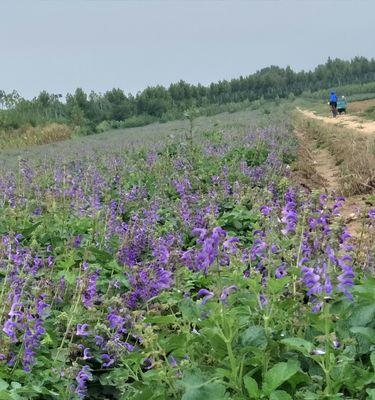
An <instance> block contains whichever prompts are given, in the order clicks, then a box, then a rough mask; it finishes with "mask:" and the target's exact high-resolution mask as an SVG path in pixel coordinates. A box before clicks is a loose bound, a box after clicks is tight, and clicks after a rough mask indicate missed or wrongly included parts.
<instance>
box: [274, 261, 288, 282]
mask: <svg viewBox="0 0 375 400" xmlns="http://www.w3.org/2000/svg"><path fill="white" fill-rule="evenodd" d="M286 275H287V272H286V263H285V262H283V263H281V264H280V266H279V267H278V268H276V271H275V277H276V278H277V279H281V278H284V276H286Z"/></svg>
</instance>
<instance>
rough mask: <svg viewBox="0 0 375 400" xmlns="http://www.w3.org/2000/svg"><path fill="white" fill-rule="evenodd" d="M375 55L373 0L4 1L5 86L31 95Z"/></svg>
mask: <svg viewBox="0 0 375 400" xmlns="http://www.w3.org/2000/svg"><path fill="white" fill-rule="evenodd" d="M356 55H363V56H366V57H375V1H374V0H368V1H367V0H353V1H346V0H340V1H329V0H327V1H318V0H315V1H307V0H306V1H287V0H284V1H283V0H280V1H235V0H230V1H220V2H217V1H134V2H132V1H120V0H117V1H110V0H106V1H99V0H96V1H84V0H71V1H69V0H64V1H63V0H60V1H52V0H49V1H48V0H45V1H37V0H24V1H21V0H0V89H3V90H6V91H10V90H12V89H16V90H18V91H19V92H20V93H21V94H22V95H23V96H25V97H33V96H35V95H37V94H38V93H39V92H40V91H41V90H43V89H45V90H48V91H49V92H53V93H63V94H65V93H66V92H71V91H74V90H75V88H76V87H82V88H83V89H85V90H87V91H90V90H95V91H99V92H103V91H105V90H107V89H110V88H112V87H120V88H122V89H124V91H125V92H132V93H136V92H137V91H138V90H142V89H143V88H145V87H146V86H148V85H156V84H163V85H168V84H169V83H171V82H175V81H178V80H179V79H183V80H185V81H188V82H191V83H198V82H200V83H202V84H208V83H210V82H212V81H218V80H221V79H228V78H233V77H238V76H240V75H248V74H250V73H253V72H255V71H256V70H258V69H260V68H262V67H265V66H269V65H271V64H273V65H280V66H287V65H290V66H291V67H292V68H293V69H297V70H300V69H311V68H313V67H315V66H316V65H317V64H319V63H322V62H325V61H326V59H327V58H328V56H331V57H340V58H344V59H350V58H352V57H354V56H356Z"/></svg>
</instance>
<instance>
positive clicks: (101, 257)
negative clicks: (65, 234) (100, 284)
mask: <svg viewBox="0 0 375 400" xmlns="http://www.w3.org/2000/svg"><path fill="white" fill-rule="evenodd" d="M87 250H89V251H90V253H91V254H92V255H93V256H94V257H95V259H96V260H97V261H99V262H101V263H106V262H109V261H111V260H112V259H113V256H112V255H111V254H110V253H107V252H106V251H104V250H100V249H97V248H96V247H89V248H88V249H87Z"/></svg>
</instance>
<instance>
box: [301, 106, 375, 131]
mask: <svg viewBox="0 0 375 400" xmlns="http://www.w3.org/2000/svg"><path fill="white" fill-rule="evenodd" d="M297 110H298V111H299V112H301V113H302V114H303V115H304V116H305V117H307V118H313V119H317V120H319V121H323V122H325V123H327V124H333V125H339V126H342V127H344V128H348V129H354V130H357V131H359V132H361V133H365V134H369V135H375V121H366V120H361V119H360V118H358V117H356V116H354V115H338V116H337V117H336V118H333V117H322V116H320V115H317V114H315V112H313V111H310V110H303V109H301V108H299V107H297Z"/></svg>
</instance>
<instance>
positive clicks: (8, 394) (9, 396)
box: [0, 390, 12, 400]
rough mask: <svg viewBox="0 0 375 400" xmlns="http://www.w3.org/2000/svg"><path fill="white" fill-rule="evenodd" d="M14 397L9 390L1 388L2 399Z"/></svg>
mask: <svg viewBox="0 0 375 400" xmlns="http://www.w3.org/2000/svg"><path fill="white" fill-rule="evenodd" d="M11 398H12V397H11V395H10V393H9V392H8V390H6V391H5V390H0V400H10V399H11Z"/></svg>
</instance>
